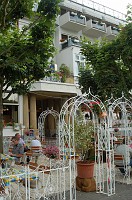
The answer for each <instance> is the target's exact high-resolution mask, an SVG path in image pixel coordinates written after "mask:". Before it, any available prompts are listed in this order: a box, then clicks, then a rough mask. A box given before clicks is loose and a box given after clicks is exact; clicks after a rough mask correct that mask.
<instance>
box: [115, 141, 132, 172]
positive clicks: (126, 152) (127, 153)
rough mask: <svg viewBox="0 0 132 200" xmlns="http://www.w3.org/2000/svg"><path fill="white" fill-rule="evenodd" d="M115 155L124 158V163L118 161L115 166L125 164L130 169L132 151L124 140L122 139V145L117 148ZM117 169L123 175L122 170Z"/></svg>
mask: <svg viewBox="0 0 132 200" xmlns="http://www.w3.org/2000/svg"><path fill="white" fill-rule="evenodd" d="M115 154H119V155H122V156H123V157H124V163H123V162H122V161H119V162H118V163H115V164H116V165H118V166H123V165H124V164H127V165H129V166H131V167H132V158H131V155H132V149H131V148H130V147H129V145H127V144H126V141H125V138H124V139H123V144H121V145H118V146H117V148H116V150H115ZM119 169H120V171H121V172H122V173H123V174H124V170H123V169H122V168H119Z"/></svg>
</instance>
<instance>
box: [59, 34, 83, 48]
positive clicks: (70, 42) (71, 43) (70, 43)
mask: <svg viewBox="0 0 132 200" xmlns="http://www.w3.org/2000/svg"><path fill="white" fill-rule="evenodd" d="M71 46H80V41H79V40H78V39H76V38H73V37H72V38H69V39H67V40H64V41H63V40H61V47H62V49H65V48H66V47H71Z"/></svg>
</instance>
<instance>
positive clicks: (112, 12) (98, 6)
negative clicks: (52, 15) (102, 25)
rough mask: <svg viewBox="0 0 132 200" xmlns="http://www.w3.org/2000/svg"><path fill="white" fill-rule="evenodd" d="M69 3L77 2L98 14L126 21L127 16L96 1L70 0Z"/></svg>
mask: <svg viewBox="0 0 132 200" xmlns="http://www.w3.org/2000/svg"><path fill="white" fill-rule="evenodd" d="M69 1H70V2H75V3H77V4H80V5H83V6H85V7H88V8H91V9H93V10H96V11H98V12H102V13H104V14H106V15H110V16H112V17H115V18H117V19H120V20H123V21H126V16H125V14H123V13H121V12H119V11H116V10H114V9H111V8H109V7H107V6H104V5H102V4H99V3H96V2H94V1H91V0H69Z"/></svg>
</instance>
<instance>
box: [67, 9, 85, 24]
mask: <svg viewBox="0 0 132 200" xmlns="http://www.w3.org/2000/svg"><path fill="white" fill-rule="evenodd" d="M70 21H74V22H76V23H79V24H84V25H85V24H86V17H85V16H83V15H77V13H74V12H71V13H70Z"/></svg>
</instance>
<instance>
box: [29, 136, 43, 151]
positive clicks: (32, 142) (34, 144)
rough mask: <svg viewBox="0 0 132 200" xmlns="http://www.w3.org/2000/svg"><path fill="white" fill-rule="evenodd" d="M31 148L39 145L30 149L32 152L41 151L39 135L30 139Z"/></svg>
mask: <svg viewBox="0 0 132 200" xmlns="http://www.w3.org/2000/svg"><path fill="white" fill-rule="evenodd" d="M30 146H31V149H32V147H40V148H39V150H32V151H33V152H41V151H42V145H41V142H40V141H39V136H35V138H34V140H32V141H31V145H30Z"/></svg>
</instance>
